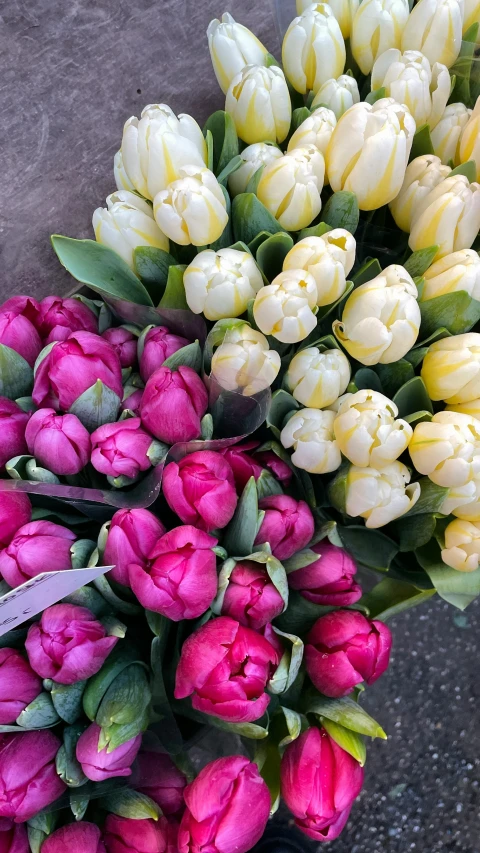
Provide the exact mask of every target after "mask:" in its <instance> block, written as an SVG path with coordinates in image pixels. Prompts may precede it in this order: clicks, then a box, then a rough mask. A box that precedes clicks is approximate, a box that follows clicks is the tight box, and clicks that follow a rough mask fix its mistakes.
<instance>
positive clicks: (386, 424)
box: [333, 390, 480, 468]
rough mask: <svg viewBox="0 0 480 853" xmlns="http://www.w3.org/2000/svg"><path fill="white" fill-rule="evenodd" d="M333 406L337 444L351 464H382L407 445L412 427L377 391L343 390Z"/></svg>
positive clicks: (388, 461)
mask: <svg viewBox="0 0 480 853" xmlns="http://www.w3.org/2000/svg"><path fill="white" fill-rule="evenodd" d="M335 409H336V412H337V414H336V416H335V421H334V424H333V432H334V435H335V438H336V441H337V444H338V447H339V448H340V450H341V451H342V453H343V455H344V456H346V457H347V459H348V460H349V461H350V462H352V463H353V464H354V465H357V466H358V467H360V468H367V467H368V466H371V467H372V468H384V467H385V466H386V465H390V463H391V462H394V461H395V459H398V457H399V456H401V454H402V453H403V452H404V450H406V449H407V447H408V443H409V441H410V439H411V438H412V435H413V430H412V427H411V426H410V424H409V423H407V422H406V421H404V420H402V419H401V418H398V408H397V406H396V405H395V403H393V402H392V400H389V399H388V397H385V396H384V395H383V394H379V393H378V391H369V390H362V391H357V392H356V393H355V394H345V396H344V397H342V398H341V399H340V400H338V402H337V404H336V406H335ZM479 426H480V424H479Z"/></svg>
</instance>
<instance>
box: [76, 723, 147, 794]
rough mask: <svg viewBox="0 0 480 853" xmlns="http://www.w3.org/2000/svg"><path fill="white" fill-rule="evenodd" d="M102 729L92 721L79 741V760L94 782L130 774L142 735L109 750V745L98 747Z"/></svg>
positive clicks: (86, 773) (77, 749) (77, 753)
mask: <svg viewBox="0 0 480 853" xmlns="http://www.w3.org/2000/svg"><path fill="white" fill-rule="evenodd" d="M101 731H102V730H101V728H100V726H97V724H96V723H91V725H90V726H89V727H88V729H86V730H85V731H84V732H83V734H82V735H80V738H79V740H78V741H77V748H76V756H77V761H79V762H80V764H81V765H82V770H83V772H84V774H85V776H86V777H87V779H90V780H91V781H92V782H104V781H105V779H113V778H114V777H116V776H130V775H131V773H132V770H131V767H132V764H133V762H134V761H135V758H136V757H137V752H138V750H139V749H140V746H141V743H142V736H141V735H137V736H136V737H134V738H132V739H131V740H127V741H126V743H122V745H121V746H117V747H116V749H113V750H111V751H110V752H109V751H108V748H107V747H104V748H103V749H99V748H98V740H99V737H100V734H101Z"/></svg>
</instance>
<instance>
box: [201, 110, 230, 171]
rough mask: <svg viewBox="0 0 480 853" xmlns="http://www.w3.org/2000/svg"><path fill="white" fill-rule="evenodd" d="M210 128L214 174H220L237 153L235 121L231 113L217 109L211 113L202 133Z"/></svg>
mask: <svg viewBox="0 0 480 853" xmlns="http://www.w3.org/2000/svg"><path fill="white" fill-rule="evenodd" d="M208 130H210V131H211V134H212V138H213V169H212V171H213V172H215V174H216V175H221V173H222V172H223V170H224V169H225V167H226V166H227V165H228V164H229V163H230V161H231V160H233V158H234V157H236V156H237V154H238V136H237V131H236V130H235V122H234V121H233V119H232V117H231V115H229V113H226V112H225V111H224V110H218V111H217V112H216V113H213V115H211V116H210V117H209V118H208V119H207V121H206V123H205V127H204V129H203V132H204V134H205V135H206V132H207V131H208Z"/></svg>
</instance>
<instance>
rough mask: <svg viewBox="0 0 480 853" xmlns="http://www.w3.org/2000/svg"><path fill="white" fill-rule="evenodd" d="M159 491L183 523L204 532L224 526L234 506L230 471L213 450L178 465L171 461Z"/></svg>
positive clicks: (188, 456) (187, 458)
mask: <svg viewBox="0 0 480 853" xmlns="http://www.w3.org/2000/svg"><path fill="white" fill-rule="evenodd" d="M162 489H163V494H164V495H165V499H166V501H167V503H168V505H169V506H170V508H171V509H172V510H173V511H174V512H175V513H176V514H177V515H178V517H179V518H180V520H181V521H183V523H184V524H193V525H195V526H196V527H199V528H200V530H205V531H206V532H207V533H208V532H209V531H211V530H215V529H217V528H222V527H225V526H226V525H227V524H228V522H229V521H230V519H231V518H232V516H233V513H234V512H235V508H236V506H237V493H236V491H235V481H234V478H233V472H232V469H231V467H230V465H229V464H228V462H227V460H226V459H225V458H224V456H222V455H221V454H220V453H215V451H213V450H198V451H197V452H196V453H189V454H188V455H187V456H184V457H183V459H180V461H179V462H170V463H169V464H168V465H167V467H166V468H165V470H164V472H163V479H162Z"/></svg>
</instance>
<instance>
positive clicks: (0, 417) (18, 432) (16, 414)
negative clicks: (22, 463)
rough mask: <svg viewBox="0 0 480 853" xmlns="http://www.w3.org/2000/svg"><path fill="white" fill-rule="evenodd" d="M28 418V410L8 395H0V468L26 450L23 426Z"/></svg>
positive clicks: (24, 426)
mask: <svg viewBox="0 0 480 853" xmlns="http://www.w3.org/2000/svg"><path fill="white" fill-rule="evenodd" d="M29 418H30V412H24V411H23V409H21V408H20V406H19V405H18V403H15V402H14V401H13V400H9V399H8V397H0V430H1V433H0V434H1V436H2V442H1V445H0V468H3V466H4V465H5V463H6V462H8V460H9V459H13V457H14V456H21V455H22V454H23V453H26V452H27V442H26V440H25V428H26V426H27V424H28V420H29Z"/></svg>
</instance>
